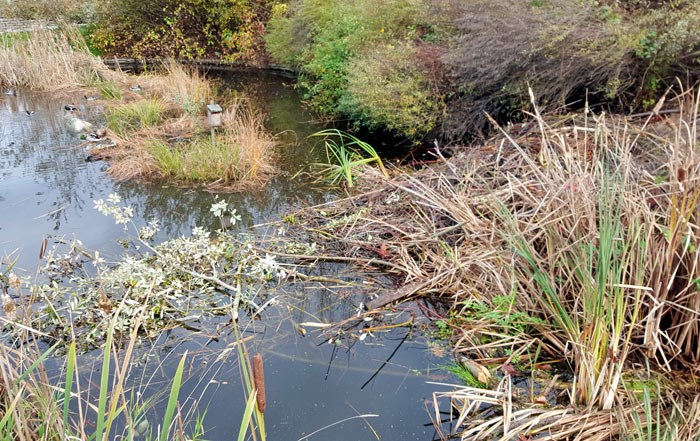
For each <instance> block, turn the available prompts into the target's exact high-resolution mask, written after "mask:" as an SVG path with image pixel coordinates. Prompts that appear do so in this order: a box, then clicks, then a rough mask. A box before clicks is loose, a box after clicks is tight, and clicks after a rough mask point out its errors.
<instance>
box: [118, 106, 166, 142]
mask: <svg viewBox="0 0 700 441" xmlns="http://www.w3.org/2000/svg"><path fill="white" fill-rule="evenodd" d="M165 109H166V107H165V103H163V102H162V101H160V100H157V99H144V100H137V101H133V102H130V103H124V104H119V105H116V106H113V107H109V108H108V109H107V111H106V113H105V117H106V118H107V127H108V128H109V129H110V130H112V131H113V132H114V133H116V134H117V135H118V136H120V137H123V138H128V137H129V135H131V134H132V133H133V132H135V131H137V130H140V129H144V128H148V127H153V126H156V125H158V124H159V123H161V122H163V121H164V119H165Z"/></svg>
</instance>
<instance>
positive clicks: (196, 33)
mask: <svg viewBox="0 0 700 441" xmlns="http://www.w3.org/2000/svg"><path fill="white" fill-rule="evenodd" d="M272 3H273V1H272V0H250V1H247V0H214V1H208V2H203V1H201V0H186V1H180V2H178V1H174V0H154V1H148V2H144V1H141V0H115V1H112V2H103V3H102V4H101V7H100V8H99V9H98V14H97V15H98V21H99V27H98V28H97V29H96V30H95V32H94V34H93V36H92V41H93V43H94V44H95V46H96V47H98V48H99V49H101V50H103V51H106V52H111V53H116V54H121V55H126V56H132V57H174V58H185V59H196V58H204V57H217V58H223V59H226V60H228V61H236V60H246V61H259V59H260V54H261V53H262V34H263V32H264V23H265V21H266V20H267V16H268V15H269V11H270V8H271V4H272Z"/></svg>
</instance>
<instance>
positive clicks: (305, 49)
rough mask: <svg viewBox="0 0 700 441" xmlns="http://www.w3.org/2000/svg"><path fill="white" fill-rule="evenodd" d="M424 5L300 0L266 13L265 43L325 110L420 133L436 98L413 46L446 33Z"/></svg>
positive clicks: (431, 123)
mask: <svg viewBox="0 0 700 441" xmlns="http://www.w3.org/2000/svg"><path fill="white" fill-rule="evenodd" d="M429 6H431V4H430V2H427V1H424V0H381V1H372V0H349V1H344V2H330V3H329V2H327V1H321V0H300V1H297V2H294V3H291V4H290V7H289V8H287V9H284V10H283V11H282V12H278V13H276V14H274V15H273V17H272V19H271V20H270V25H269V33H268V35H267V36H266V42H267V49H268V51H269V52H270V54H271V55H272V56H273V57H274V58H275V59H276V60H277V61H279V62H281V63H284V64H286V65H288V66H290V67H292V68H294V69H297V70H298V71H300V72H301V75H300V77H299V85H300V86H301V87H302V90H303V91H304V97H305V98H306V99H307V100H309V102H310V104H311V105H312V106H313V107H314V108H315V109H316V110H318V111H320V112H321V113H323V114H324V115H326V116H330V117H340V116H346V117H350V118H351V119H352V120H353V121H354V122H355V123H356V124H358V125H364V126H367V127H370V128H377V127H385V128H388V129H390V130H392V131H394V132H395V133H397V134H398V135H401V136H406V137H409V138H413V139H419V138H420V137H421V136H423V135H424V134H425V133H427V132H428V131H430V130H431V129H432V128H433V127H435V126H436V123H437V121H438V120H439V115H440V111H439V110H440V109H439V106H438V105H436V103H440V102H441V101H442V100H441V97H440V93H439V90H438V89H436V88H434V87H431V86H433V85H434V84H431V83H430V81H429V78H430V74H431V73H433V70H430V69H423V68H422V67H421V66H422V65H423V60H421V59H420V57H419V56H418V51H417V50H416V49H415V46H417V45H422V44H425V43H426V42H430V43H431V44H436V43H438V42H440V41H443V40H444V38H445V30H444V26H442V25H441V23H444V21H441V18H440V17H441V15H440V14H439V13H437V12H439V10H438V9H436V8H432V9H431V7H429ZM432 6H435V5H432ZM438 58H439V57H434V59H433V61H437V60H438ZM436 64H439V62H437V63H436Z"/></svg>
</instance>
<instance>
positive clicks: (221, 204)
mask: <svg viewBox="0 0 700 441" xmlns="http://www.w3.org/2000/svg"><path fill="white" fill-rule="evenodd" d="M227 209H228V203H226V201H224V200H220V201H218V202H215V203H213V204H212V205H211V208H210V209H209V211H211V212H212V213H214V216H216V217H221V216H223V215H224V213H226V211H227ZM233 211H234V212H235V211H236V210H233Z"/></svg>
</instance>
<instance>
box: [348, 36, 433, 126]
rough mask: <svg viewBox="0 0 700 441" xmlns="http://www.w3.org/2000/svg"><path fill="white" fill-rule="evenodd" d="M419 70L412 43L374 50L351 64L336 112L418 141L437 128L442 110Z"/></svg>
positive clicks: (364, 123) (422, 71)
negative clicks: (344, 89)
mask: <svg viewBox="0 0 700 441" xmlns="http://www.w3.org/2000/svg"><path fill="white" fill-rule="evenodd" d="M421 67H422V66H420V65H418V64H417V63H416V48H415V46H414V45H413V44H412V43H402V44H396V45H385V46H383V47H379V48H373V50H372V51H370V53H369V54H367V55H364V56H362V57H356V58H354V59H353V60H352V61H351V62H350V64H349V66H348V68H347V74H348V75H347V78H348V79H347V85H346V91H347V93H346V94H344V95H343V96H341V97H340V99H339V100H338V109H339V110H340V111H341V112H342V113H343V114H346V115H348V116H350V117H351V118H353V119H354V120H356V121H358V122H360V123H361V124H362V125H364V126H366V127H369V128H377V127H385V128H388V129H389V130H392V131H394V132H396V133H401V134H402V135H404V136H408V137H409V138H420V137H421V136H422V135H425V134H426V133H428V132H429V131H431V130H432V129H434V128H435V127H436V125H437V124H438V119H439V117H440V114H441V110H442V106H441V102H440V101H439V100H438V99H436V98H437V97H436V95H435V94H434V93H432V89H431V88H430V84H429V82H428V78H427V77H426V75H425V72H424V70H423V69H422V68H421Z"/></svg>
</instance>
